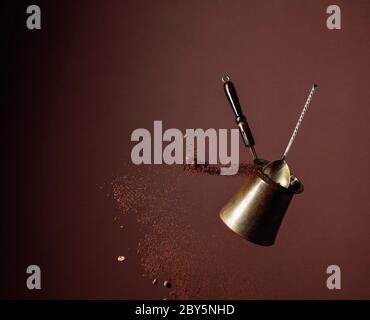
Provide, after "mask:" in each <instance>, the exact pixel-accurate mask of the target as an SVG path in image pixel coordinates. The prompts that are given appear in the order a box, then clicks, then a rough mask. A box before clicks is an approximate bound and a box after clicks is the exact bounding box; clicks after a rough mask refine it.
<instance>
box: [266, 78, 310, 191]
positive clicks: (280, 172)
mask: <svg viewBox="0 0 370 320" xmlns="http://www.w3.org/2000/svg"><path fill="white" fill-rule="evenodd" d="M316 87H317V85H316V84H314V85H313V86H312V88H311V91H310V94H309V95H308V98H307V101H306V103H305V105H304V107H303V110H302V112H301V116H300V117H299V119H298V122H297V124H296V126H295V128H294V131H293V134H292V136H291V137H290V140H289V143H288V145H287V147H286V149H285V152H284V154H283V157H282V158H281V159H279V160H275V161H273V162H270V163H269V164H267V165H266V166H265V167H264V168H263V169H262V171H263V173H264V174H265V175H267V176H268V177H269V178H271V179H272V180H274V181H275V182H277V183H279V184H280V185H281V186H283V187H286V188H287V187H289V184H290V170H289V167H288V164H287V163H286V161H285V158H286V156H287V154H288V152H289V150H290V147H291V146H292V144H293V141H294V139H295V137H296V135H297V132H298V129H299V127H300V125H301V123H302V120H303V117H304V115H305V113H306V111H307V109H308V106H309V104H310V102H311V100H312V97H313V95H314V93H315V90H316Z"/></svg>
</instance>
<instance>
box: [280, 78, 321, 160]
mask: <svg viewBox="0 0 370 320" xmlns="http://www.w3.org/2000/svg"><path fill="white" fill-rule="evenodd" d="M316 87H317V84H314V85H313V86H312V88H311V91H310V94H309V95H308V97H307V100H306V103H305V104H304V107H303V110H302V112H301V116H300V117H299V119H298V122H297V124H296V126H295V128H294V131H293V133H292V136H291V137H290V140H289V143H288V145H287V147H286V149H285V152H284V155H283V159H285V158H286V156H287V154H288V152H289V150H290V147H291V146H292V144H293V141H294V139H295V137H296V135H297V132H298V129H299V127H300V126H301V123H302V120H303V117H304V115H305V113H306V111H307V109H308V106H309V105H310V102H311V100H312V97H313V95H314V93H315V90H316Z"/></svg>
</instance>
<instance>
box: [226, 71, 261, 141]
mask: <svg viewBox="0 0 370 320" xmlns="http://www.w3.org/2000/svg"><path fill="white" fill-rule="evenodd" d="M224 78H226V80H225V81H224ZM224 78H223V81H224V91H225V94H226V97H227V100H229V102H230V105H231V108H232V109H233V111H234V114H235V117H236V119H235V120H236V123H237V124H238V126H239V129H240V133H241V135H242V138H243V141H244V144H245V145H246V146H247V147H253V146H254V144H255V142H254V139H253V136H252V132H251V130H250V128H249V126H248V123H247V118H246V117H245V116H244V114H243V111H242V107H241V106H240V102H239V98H238V95H237V93H236V89H235V87H234V84H233V83H232V82H231V81H230V78H229V77H227V76H225V77H224Z"/></svg>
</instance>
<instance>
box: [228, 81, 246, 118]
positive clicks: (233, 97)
mask: <svg viewBox="0 0 370 320" xmlns="http://www.w3.org/2000/svg"><path fill="white" fill-rule="evenodd" d="M224 91H225V94H226V97H227V100H229V102H230V105H231V108H232V109H233V111H234V114H235V116H236V119H235V120H236V123H237V124H239V122H240V121H246V118H245V116H244V114H243V111H242V107H241V106H240V102H239V98H238V95H237V93H236V89H235V87H234V84H233V83H232V82H231V81H230V80H229V81H226V82H225V83H224Z"/></svg>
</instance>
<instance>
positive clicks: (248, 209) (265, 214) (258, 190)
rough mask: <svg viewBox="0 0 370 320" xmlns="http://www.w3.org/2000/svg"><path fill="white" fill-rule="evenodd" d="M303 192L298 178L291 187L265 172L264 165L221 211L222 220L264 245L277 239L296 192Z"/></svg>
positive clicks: (244, 236)
mask: <svg viewBox="0 0 370 320" xmlns="http://www.w3.org/2000/svg"><path fill="white" fill-rule="evenodd" d="M302 191H303V185H302V183H301V182H300V181H299V180H298V179H297V178H294V183H293V184H291V186H290V187H289V188H285V187H282V186H281V185H279V184H277V183H276V182H274V181H273V180H271V179H270V178H269V177H267V176H266V175H264V174H263V173H262V171H261V168H259V169H256V170H255V171H254V172H253V173H252V174H250V175H248V176H247V177H246V180H245V182H244V184H243V185H242V187H241V188H240V189H239V191H238V192H237V193H236V194H235V195H234V196H233V197H232V198H231V200H230V201H229V202H228V203H227V204H226V205H225V207H224V208H223V209H222V210H221V212H220V217H221V219H222V221H223V222H224V223H225V224H226V225H227V226H228V227H229V228H230V229H231V230H232V231H234V232H235V233H237V234H238V235H240V236H241V237H243V238H245V239H247V240H249V241H251V242H253V243H256V244H259V245H262V246H270V245H272V244H273V243H274V242H275V238H276V235H277V232H278V230H279V227H280V224H281V222H282V220H283V217H284V214H285V212H286V210H287V208H288V206H289V203H290V201H291V199H292V197H293V195H294V194H298V193H301V192H302Z"/></svg>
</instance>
